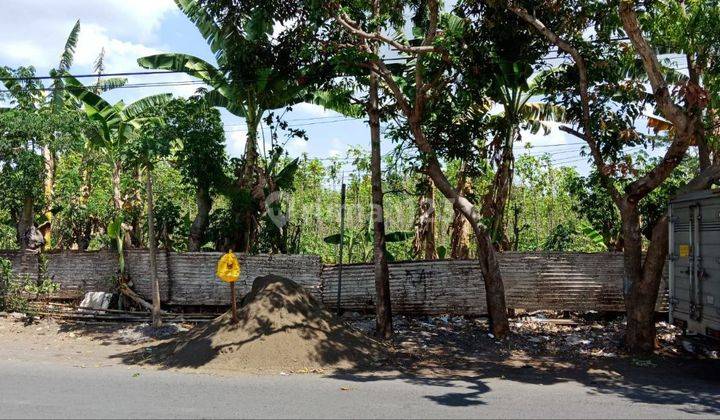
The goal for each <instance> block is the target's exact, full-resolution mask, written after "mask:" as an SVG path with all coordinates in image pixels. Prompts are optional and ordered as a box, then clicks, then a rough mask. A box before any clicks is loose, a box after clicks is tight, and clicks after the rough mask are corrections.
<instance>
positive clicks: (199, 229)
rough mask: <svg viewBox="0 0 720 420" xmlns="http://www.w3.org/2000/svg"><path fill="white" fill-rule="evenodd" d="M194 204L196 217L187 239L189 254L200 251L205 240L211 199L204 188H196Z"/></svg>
mask: <svg viewBox="0 0 720 420" xmlns="http://www.w3.org/2000/svg"><path fill="white" fill-rule="evenodd" d="M195 202H196V204H197V215H196V216H195V220H194V221H193V223H192V226H190V237H189V239H188V251H190V252H197V251H200V248H201V247H202V245H203V241H204V240H205V231H206V230H207V227H208V222H209V219H210V210H211V209H212V198H211V197H210V192H209V191H208V189H207V188H206V187H200V186H198V188H197V191H196V192H195Z"/></svg>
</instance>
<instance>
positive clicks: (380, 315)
mask: <svg viewBox="0 0 720 420" xmlns="http://www.w3.org/2000/svg"><path fill="white" fill-rule="evenodd" d="M368 108H369V109H368V115H369V119H370V149H371V152H370V153H371V183H372V203H373V232H374V258H373V264H374V271H375V294H376V297H377V302H376V304H375V313H376V315H377V317H376V322H375V334H376V335H377V337H379V338H383V339H388V338H390V337H392V334H393V327H392V307H391V303H390V272H389V270H388V261H387V252H386V244H385V214H384V206H383V191H382V175H381V170H380V164H381V157H380V110H379V108H378V79H377V75H376V74H375V73H370V103H369V107H368Z"/></svg>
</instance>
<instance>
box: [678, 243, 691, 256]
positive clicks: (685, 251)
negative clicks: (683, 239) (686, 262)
mask: <svg viewBox="0 0 720 420" xmlns="http://www.w3.org/2000/svg"><path fill="white" fill-rule="evenodd" d="M680 256H681V257H689V256H690V245H687V244H682V245H680Z"/></svg>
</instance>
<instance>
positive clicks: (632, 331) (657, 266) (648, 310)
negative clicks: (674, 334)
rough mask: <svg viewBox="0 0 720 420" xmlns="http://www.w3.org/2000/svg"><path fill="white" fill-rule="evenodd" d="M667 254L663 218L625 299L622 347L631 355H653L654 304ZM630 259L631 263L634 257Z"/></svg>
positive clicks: (665, 224)
mask: <svg viewBox="0 0 720 420" xmlns="http://www.w3.org/2000/svg"><path fill="white" fill-rule="evenodd" d="M638 230H639V229H638ZM631 252H632V251H631ZM667 253H668V220H667V217H663V218H662V219H660V221H658V223H657V224H656V225H655V227H654V228H653V232H652V242H651V243H650V247H649V248H648V251H647V255H646V256H645V262H644V264H643V267H642V270H641V272H640V276H639V277H637V278H634V279H633V283H632V284H631V286H630V290H629V292H628V293H627V295H626V296H625V308H626V310H627V327H626V330H625V346H626V347H627V349H628V351H630V352H631V353H633V354H652V353H653V351H654V350H655V334H656V329H655V304H656V302H657V298H658V290H659V289H660V281H661V279H662V272H663V268H664V267H665V259H666V257H667ZM631 259H632V260H634V256H633V257H631ZM627 268H629V270H627ZM636 268H637V267H626V272H627V271H629V272H631V273H633V274H635V273H636V270H635V269H636Z"/></svg>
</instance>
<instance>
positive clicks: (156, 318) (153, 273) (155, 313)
mask: <svg viewBox="0 0 720 420" xmlns="http://www.w3.org/2000/svg"><path fill="white" fill-rule="evenodd" d="M145 179H146V188H147V218H148V247H149V249H150V281H151V284H152V324H153V327H155V328H158V327H160V326H161V325H162V319H161V314H160V283H159V282H158V276H157V247H156V244H155V205H154V203H153V191H152V184H153V181H152V168H150V167H148V168H147V174H146V178H145Z"/></svg>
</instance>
